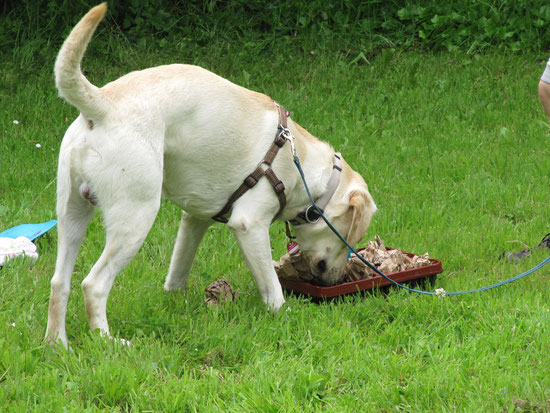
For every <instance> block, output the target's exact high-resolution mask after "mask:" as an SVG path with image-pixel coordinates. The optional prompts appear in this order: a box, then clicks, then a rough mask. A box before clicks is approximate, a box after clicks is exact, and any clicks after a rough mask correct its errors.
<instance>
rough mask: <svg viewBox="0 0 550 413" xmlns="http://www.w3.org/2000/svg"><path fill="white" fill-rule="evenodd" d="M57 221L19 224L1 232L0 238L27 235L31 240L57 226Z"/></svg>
mask: <svg viewBox="0 0 550 413" xmlns="http://www.w3.org/2000/svg"><path fill="white" fill-rule="evenodd" d="M56 224H57V221H56V220H55V219H54V220H52V221H48V222H43V223H41V224H22V225H17V226H16V227H13V228H10V229H8V230H6V231H4V232H0V238H17V237H27V238H28V239H30V240H31V241H32V240H33V239H35V238H38V237H39V236H40V235H43V234H45V233H46V232H48V231H49V230H50V229H52V228H53V227H55V226H56Z"/></svg>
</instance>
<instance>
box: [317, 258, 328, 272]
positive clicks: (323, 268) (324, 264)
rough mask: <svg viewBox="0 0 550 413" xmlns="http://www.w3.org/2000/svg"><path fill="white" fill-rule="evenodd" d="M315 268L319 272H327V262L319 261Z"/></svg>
mask: <svg viewBox="0 0 550 413" xmlns="http://www.w3.org/2000/svg"><path fill="white" fill-rule="evenodd" d="M317 268H318V269H319V271H321V272H325V271H326V270H327V262H326V261H325V260H321V261H319V262H318V263H317Z"/></svg>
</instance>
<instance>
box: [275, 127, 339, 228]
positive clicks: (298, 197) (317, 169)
mask: <svg viewBox="0 0 550 413" xmlns="http://www.w3.org/2000/svg"><path fill="white" fill-rule="evenodd" d="M293 133H294V136H295V145H296V152H297V155H298V158H299V159H300V163H301V165H302V170H303V172H304V176H305V179H306V182H307V184H308V187H309V190H310V192H311V195H312V197H313V199H318V198H319V197H320V196H322V195H323V194H324V193H325V191H326V190H327V187H328V183H329V180H330V176H331V175H332V170H333V160H334V150H333V149H332V148H331V147H330V145H328V144H327V143H325V142H322V141H320V140H318V139H317V138H315V137H314V136H312V135H311V134H309V133H308V132H307V131H305V130H304V129H302V128H300V127H298V128H296V130H295V131H293ZM292 168H293V169H294V171H292V172H293V174H292V178H290V177H288V178H287V180H286V181H285V185H287V187H288V186H290V185H296V186H297V187H298V188H299V190H297V191H289V194H290V193H292V195H291V196H289V197H288V198H287V206H286V208H285V210H284V212H283V214H282V215H281V217H280V219H283V220H289V219H293V218H295V217H296V215H297V214H298V213H300V212H301V211H303V210H304V208H306V207H307V206H309V205H310V204H311V202H310V200H309V197H308V196H307V192H306V190H305V188H304V186H303V183H302V180H301V178H300V176H299V174H298V171H297V169H296V167H295V166H294V164H293V163H292ZM287 182H288V183H287Z"/></svg>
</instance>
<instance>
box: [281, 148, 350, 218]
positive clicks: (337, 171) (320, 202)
mask: <svg viewBox="0 0 550 413" xmlns="http://www.w3.org/2000/svg"><path fill="white" fill-rule="evenodd" d="M340 175H342V155H340V153H335V154H334V163H333V165H332V174H331V175H330V178H329V180H328V185H327V190H326V191H325V193H324V194H323V195H321V196H320V197H319V198H318V199H317V200H316V201H315V204H317V206H318V207H319V209H320V210H321V212H324V210H325V208H326V207H327V205H328V203H329V202H330V200H331V198H332V196H333V195H334V193H335V192H336V189H337V188H338V185H339V184H340ZM320 217H321V215H319V212H318V211H317V209H316V208H315V207H314V206H313V204H310V205H308V206H307V207H306V209H304V210H303V211H302V212H300V213H299V214H298V215H297V216H296V218H294V219H291V220H289V221H288V222H290V223H291V224H292V225H293V226H297V225H303V224H314V223H316V222H317V221H319V218H320Z"/></svg>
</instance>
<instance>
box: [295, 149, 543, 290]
mask: <svg viewBox="0 0 550 413" xmlns="http://www.w3.org/2000/svg"><path fill="white" fill-rule="evenodd" d="M293 152H294V153H293V156H294V164H295V165H296V168H298V172H299V173H300V176H301V178H302V181H303V183H304V187H305V188H306V192H307V196H308V197H309V200H310V201H311V204H312V205H313V206H314V207H315V209H316V210H317V212H318V213H319V215H320V216H321V218H323V221H325V222H326V224H327V225H328V227H329V228H330V229H331V230H332V232H334V233H335V234H336V236H337V237H338V238H340V240H341V241H342V242H343V243H344V244H346V246H347V247H348V248H349V251H351V252H352V253H353V254H355V256H356V257H357V258H359V259H360V260H361V261H362V262H363V263H364V264H365V265H367V266H368V267H369V268H370V269H371V270H373V271H374V272H376V273H377V274H379V275H381V276H382V277H384V278H385V279H386V280H388V281H390V282H391V283H392V284H394V285H396V286H398V287H400V288H403V289H404V290H407V291H410V292H413V293H418V294H424V295H436V296H438V297H444V296H446V295H462V294H470V293H478V292H481V291H486V290H490V289H492V288H496V287H500V286H501V285H505V284H509V283H511V282H514V281H517V280H519V279H520V278H523V277H525V276H527V275H529V274H531V273H534V272H535V271H537V270H539V269H541V268H542V267H544V266H545V265H546V264H548V263H549V262H550V256H548V257H547V258H546V259H545V260H544V261H542V262H541V263H539V264H537V265H536V266H534V267H533V268H531V269H530V270H527V271H525V272H522V273H521V274H519V275H516V276H515V277H512V278H510V279H508V280H505V281H501V282H498V283H495V284H491V285H488V286H486V287H482V288H476V289H474V290H467V291H454V292H447V291H445V290H444V289H442V288H438V289H436V290H435V291H436V292H431V291H422V290H416V289H414V288H410V287H407V286H405V285H403V284H399V283H398V282H396V281H394V280H392V279H391V278H389V277H388V276H387V275H385V274H384V273H383V272H382V271H380V270H379V269H378V268H376V267H375V266H374V265H373V264H371V263H370V262H369V261H367V260H366V259H365V258H363V257H362V256H361V255H359V254H358V253H357V251H356V250H355V248H353V247H352V246H351V245H350V244H349V243H348V242H347V241H346V240H345V239H344V237H342V235H340V233H339V232H338V230H337V229H336V228H334V226H333V225H332V224H331V223H330V222H329V220H328V219H327V218H326V217H325V216H324V215H323V211H321V209H320V208H319V207H318V206H317V204H316V203H315V201H314V200H313V197H312V196H311V193H310V192H309V187H308V186H307V183H306V178H305V176H304V171H302V166H301V165H300V160H299V159H298V155H297V154H296V153H295V151H294V150H293Z"/></svg>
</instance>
